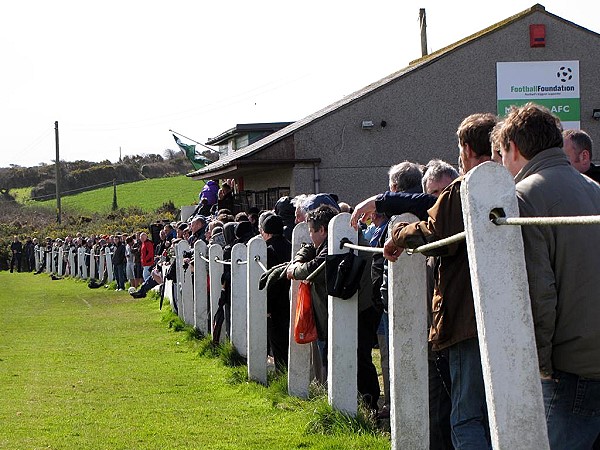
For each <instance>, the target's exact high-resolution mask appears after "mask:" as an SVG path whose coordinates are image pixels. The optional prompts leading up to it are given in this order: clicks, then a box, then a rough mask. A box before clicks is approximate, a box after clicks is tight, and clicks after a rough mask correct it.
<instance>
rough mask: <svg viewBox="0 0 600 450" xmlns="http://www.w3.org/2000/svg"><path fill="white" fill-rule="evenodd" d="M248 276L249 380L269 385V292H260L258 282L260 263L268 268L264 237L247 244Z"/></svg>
mask: <svg viewBox="0 0 600 450" xmlns="http://www.w3.org/2000/svg"><path fill="white" fill-rule="evenodd" d="M246 261H248V264H247V266H248V267H247V274H248V282H247V285H248V286H247V289H248V307H247V310H248V311H247V314H246V317H247V323H248V336H247V339H248V378H249V379H250V380H254V381H258V382H259V383H262V384H267V290H266V289H263V290H262V291H261V290H259V289H258V282H259V280H260V277H261V275H262V274H263V273H264V271H263V269H262V267H261V266H260V265H259V264H258V262H261V263H262V264H263V265H264V266H265V267H266V265H267V244H266V242H265V240H264V239H263V238H262V236H254V237H253V238H252V239H250V241H248V255H247V258H246Z"/></svg>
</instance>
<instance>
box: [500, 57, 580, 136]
mask: <svg viewBox="0 0 600 450" xmlns="http://www.w3.org/2000/svg"><path fill="white" fill-rule="evenodd" d="M496 91H497V95H498V97H497V101H498V103H497V106H498V115H499V116H506V114H507V112H508V110H509V109H510V106H511V105H515V106H521V105H524V104H525V103H528V102H533V103H537V104H538V105H541V106H545V107H546V108H548V109H549V110H550V111H552V113H553V114H554V115H556V116H557V117H558V118H559V119H560V121H561V122H562V125H563V128H564V129H569V128H579V127H580V123H581V122H580V121H581V113H580V109H581V108H580V96H579V61H527V62H498V63H496Z"/></svg>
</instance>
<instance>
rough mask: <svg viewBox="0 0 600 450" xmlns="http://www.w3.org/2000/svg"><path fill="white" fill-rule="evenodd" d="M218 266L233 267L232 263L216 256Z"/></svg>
mask: <svg viewBox="0 0 600 450" xmlns="http://www.w3.org/2000/svg"><path fill="white" fill-rule="evenodd" d="M214 261H215V262H216V263H217V264H223V265H226V266H230V265H231V261H223V260H222V259H219V258H217V257H216V256H215V260H214Z"/></svg>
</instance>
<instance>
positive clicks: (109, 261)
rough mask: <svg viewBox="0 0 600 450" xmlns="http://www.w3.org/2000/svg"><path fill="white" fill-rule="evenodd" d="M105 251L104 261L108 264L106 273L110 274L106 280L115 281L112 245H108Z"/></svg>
mask: <svg viewBox="0 0 600 450" xmlns="http://www.w3.org/2000/svg"><path fill="white" fill-rule="evenodd" d="M104 252H105V256H104V263H105V264H106V273H107V274H108V276H107V277H106V282H107V283H110V282H111V281H113V280H114V279H115V276H114V273H113V264H112V253H111V252H110V247H108V246H107V247H106V249H105V250H104Z"/></svg>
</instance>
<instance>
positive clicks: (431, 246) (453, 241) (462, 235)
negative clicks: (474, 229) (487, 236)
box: [406, 231, 467, 255]
mask: <svg viewBox="0 0 600 450" xmlns="http://www.w3.org/2000/svg"><path fill="white" fill-rule="evenodd" d="M466 236H467V233H465V232H464V231H461V232H460V233H456V234H455V235H453V236H450V237H447V238H445V239H440V240H439V241H435V242H432V243H430V244H425V245H421V246H420V247H417V248H407V249H406V253H407V254H408V255H412V254H414V253H424V252H428V251H430V250H435V249H437V248H440V247H444V246H446V245H450V244H456V243H457V242H461V241H464V240H465V237H466Z"/></svg>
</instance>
